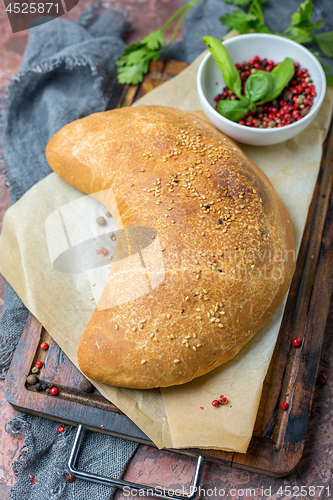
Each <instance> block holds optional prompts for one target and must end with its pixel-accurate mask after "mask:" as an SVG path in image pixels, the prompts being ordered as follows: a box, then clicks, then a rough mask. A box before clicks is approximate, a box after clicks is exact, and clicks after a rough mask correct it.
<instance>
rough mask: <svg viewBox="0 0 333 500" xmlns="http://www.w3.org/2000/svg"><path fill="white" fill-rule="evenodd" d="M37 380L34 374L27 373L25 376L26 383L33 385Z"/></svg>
mask: <svg viewBox="0 0 333 500" xmlns="http://www.w3.org/2000/svg"><path fill="white" fill-rule="evenodd" d="M37 382H38V377H36V375H29V376H28V377H27V384H29V385H35V384H37Z"/></svg>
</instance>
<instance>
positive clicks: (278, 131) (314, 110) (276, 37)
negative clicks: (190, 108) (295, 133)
mask: <svg viewBox="0 0 333 500" xmlns="http://www.w3.org/2000/svg"><path fill="white" fill-rule="evenodd" d="M249 37H251V38H254V37H256V38H266V39H267V38H270V39H274V40H278V41H279V42H281V41H283V42H285V43H286V44H290V45H294V46H295V47H297V49H298V50H301V51H302V52H304V54H306V55H307V56H308V57H310V58H311V59H312V61H313V62H314V64H315V65H316V67H317V70H318V72H319V74H320V78H321V80H322V89H321V93H320V94H319V95H318V94H317V97H318V99H317V102H316V103H315V104H314V105H313V106H312V108H311V110H310V112H309V113H308V114H307V115H306V116H304V117H303V118H302V120H299V121H297V122H294V123H291V124H290V125H288V126H287V127H288V128H287V130H290V131H292V130H294V129H295V128H296V127H297V126H301V125H302V126H306V124H307V122H310V121H311V120H312V119H313V118H314V117H315V115H316V114H317V112H318V111H319V108H320V106H321V105H322V103H323V100H324V97H325V94H326V76H325V72H324V70H323V67H322V65H321V64H320V62H319V61H318V59H317V58H316V57H315V56H314V55H313V54H312V52H310V50H308V49H307V48H306V47H304V46H303V45H301V44H300V43H297V42H295V41H294V40H290V38H286V37H281V36H279V35H273V34H271V33H247V34H244V35H237V36H234V37H232V38H229V39H227V40H222V43H223V45H224V46H226V47H227V46H228V45H230V44H232V43H234V42H235V41H236V40H240V39H242V40H244V38H249ZM210 58H213V56H212V54H211V53H210V52H208V54H206V55H205V56H204V58H203V59H202V61H201V62H200V65H199V68H198V72H197V90H198V93H199V97H200V96H201V98H203V99H204V101H205V102H206V104H207V105H208V106H209V107H210V108H211V110H212V112H213V114H214V115H215V116H216V117H217V118H218V119H220V120H222V122H225V124H226V125H229V126H230V124H232V126H234V127H236V130H241V131H243V132H244V131H245V130H246V131H247V132H248V133H250V134H258V135H259V134H262V135H268V134H281V133H282V132H286V131H287V130H286V127H278V128H270V129H268V128H266V129H257V128H255V129H253V128H252V127H245V128H244V125H240V124H239V123H238V122H233V121H232V120H229V119H228V118H225V117H224V116H223V115H221V114H220V113H218V111H216V110H215V108H214V107H213V106H212V105H211V104H210V102H209V101H208V99H207V98H206V96H205V94H204V91H203V89H202V86H201V78H202V73H203V71H204V67H205V65H206V64H207V61H208V59H210ZM222 76H223V75H222ZM304 128H305V127H304Z"/></svg>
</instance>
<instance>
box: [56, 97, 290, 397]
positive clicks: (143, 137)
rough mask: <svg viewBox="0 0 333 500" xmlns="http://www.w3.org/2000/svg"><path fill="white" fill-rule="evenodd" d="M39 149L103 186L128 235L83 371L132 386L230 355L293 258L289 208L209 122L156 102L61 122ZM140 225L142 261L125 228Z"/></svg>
mask: <svg viewBox="0 0 333 500" xmlns="http://www.w3.org/2000/svg"><path fill="white" fill-rule="evenodd" d="M46 155H47V160H48V162H49V164H50V166H51V168H52V169H53V170H54V171H55V172H57V173H58V174H59V175H60V176H61V177H62V178H63V179H65V180H66V181H67V182H69V183H70V184H72V185H73V186H74V187H76V188H78V189H80V190H82V191H84V192H85V193H88V194H93V193H97V192H99V191H102V190H107V189H109V188H112V191H113V193H114V196H115V201H116V203H117V207H116V206H115V203H114V201H112V200H111V199H110V198H106V199H104V200H103V196H100V195H99V199H101V200H102V201H103V202H104V203H105V205H106V206H107V208H108V209H109V210H110V211H112V213H113V214H114V215H115V218H116V222H117V225H118V228H120V227H124V228H125V234H126V238H127V240H126V241H127V243H129V245H130V248H129V253H130V254H131V255H130V258H128V259H123V260H120V261H118V262H115V263H114V264H113V266H112V268H111V272H110V276H109V280H108V284H107V286H106V287H105V290H104V292H103V295H102V298H101V300H100V302H99V304H98V308H99V309H101V310H98V309H96V310H95V312H94V314H93V316H92V317H91V320H90V322H89V324H88V325H87V327H86V330H85V332H84V334H83V336H82V339H81V342H80V345H79V350H78V361H79V365H80V368H81V369H82V371H83V372H84V373H85V374H86V375H87V376H89V377H91V378H92V379H95V380H98V381H101V382H105V383H107V384H110V385H115V386H121V387H131V388H141V389H146V388H153V387H167V386H170V385H176V384H183V383H185V382H188V381H190V380H192V379H193V378H195V377H198V376H200V375H203V374H205V373H208V372H209V371H210V370H212V369H213V368H215V367H217V366H219V365H221V364H222V363H225V362H226V361H228V360H229V359H231V358H233V357H234V356H235V355H236V354H237V353H238V352H239V350H240V349H241V348H242V347H243V345H244V344H245V343H246V342H248V341H249V340H250V339H251V338H252V337H253V336H254V334H255V333H256V332H257V331H258V330H259V329H260V328H261V327H262V326H263V325H264V324H265V323H266V322H267V321H268V319H269V317H270V316H271V315H272V314H273V313H274V311H275V310H276V308H277V307H278V305H279V304H280V303H281V301H282V299H283V297H284V295H285V293H286V291H287V290H288V287H289V285H290V283H291V279H292V275H293V272H294V267H295V259H294V239H293V232H292V226H291V223H290V219H289V216H288V213H287V211H286V209H285V207H284V205H283V203H282V202H281V200H280V198H279V197H278V195H277V194H276V192H275V190H274V188H273V186H272V185H271V183H270V181H269V180H268V178H267V177H266V175H265V174H264V173H263V172H262V171H261V170H260V169H259V168H258V167H257V166H256V165H255V164H254V163H253V162H252V161H250V160H249V158H247V157H246V155H245V154H244V153H243V152H242V151H241V150H240V149H239V148H238V147H237V146H236V144H235V143H234V142H233V141H231V140H230V139H228V138H227V137H226V136H224V135H223V134H221V133H220V132H218V131H217V130H216V129H215V128H214V127H213V126H212V125H210V124H208V123H206V122H205V121H203V120H201V119H199V118H198V117H196V116H194V115H191V114H190V113H184V112H181V111H178V110H176V109H172V108H167V107H157V106H142V107H135V108H121V109H117V110H113V111H108V112H104V113H96V114H94V115H91V116H88V117H86V118H83V119H81V120H77V121H76V122H73V123H71V124H69V125H67V126H65V127H64V128H63V129H61V130H60V131H59V132H58V133H57V134H56V135H55V136H54V137H53V138H52V139H51V140H50V142H49V144H48V146H47V150H46ZM116 208H117V209H118V210H119V213H118V214H117V210H116ZM140 226H144V227H151V228H154V229H155V230H156V231H157V235H158V236H157V237H156V238H155V239H151V240H150V241H151V244H150V245H148V246H147V247H146V248H145V249H144V250H143V252H142V256H143V258H144V262H145V263H146V267H145V268H143V267H142V261H141V260H140V256H139V254H138V253H136V252H135V251H133V252H131V246H132V249H133V244H134V241H135V239H136V236H135V235H132V236H131V235H130V228H131V227H140ZM131 238H132V239H131ZM138 238H140V237H138ZM159 245H160V246H159ZM134 246H135V245H134ZM122 251H123V248H121V243H120V240H118V242H117V247H116V252H118V253H120V254H121V252H122ZM161 262H162V264H161ZM121 302H122V303H121Z"/></svg>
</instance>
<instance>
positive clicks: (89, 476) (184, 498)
mask: <svg viewBox="0 0 333 500" xmlns="http://www.w3.org/2000/svg"><path fill="white" fill-rule="evenodd" d="M84 432H85V428H84V426H83V425H81V424H80V425H79V426H78V429H77V432H76V436H75V440H74V444H73V448H72V451H71V454H70V457H69V461H68V467H69V470H70V472H71V474H73V476H75V477H77V478H80V479H85V480H86V481H92V482H94V483H101V484H104V485H107V486H117V487H118V488H125V487H128V488H132V489H134V490H141V491H144V492H145V494H147V495H156V496H158V497H160V498H174V499H175V500H192V499H193V498H195V497H196V496H197V494H198V491H199V485H200V480H201V476H202V471H203V466H204V458H203V456H201V455H198V459H197V463H196V467H195V472H194V476H193V481H192V485H191V486H190V494H189V495H175V494H173V493H169V492H168V490H166V489H165V488H163V489H162V488H153V487H149V486H144V485H142V484H137V483H130V482H128V481H122V480H121V479H112V478H110V477H106V476H100V475H99V474H93V473H91V472H84V471H81V470H78V469H77V468H76V467H75V463H76V460H77V457H78V453H79V450H80V446H81V444H82V440H83V437H84ZM193 456H196V455H194V454H193Z"/></svg>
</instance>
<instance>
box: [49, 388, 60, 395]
mask: <svg viewBox="0 0 333 500" xmlns="http://www.w3.org/2000/svg"><path fill="white" fill-rule="evenodd" d="M58 393H59V391H58V388H57V387H52V389H51V390H50V394H52V396H56V395H57V394H58Z"/></svg>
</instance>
